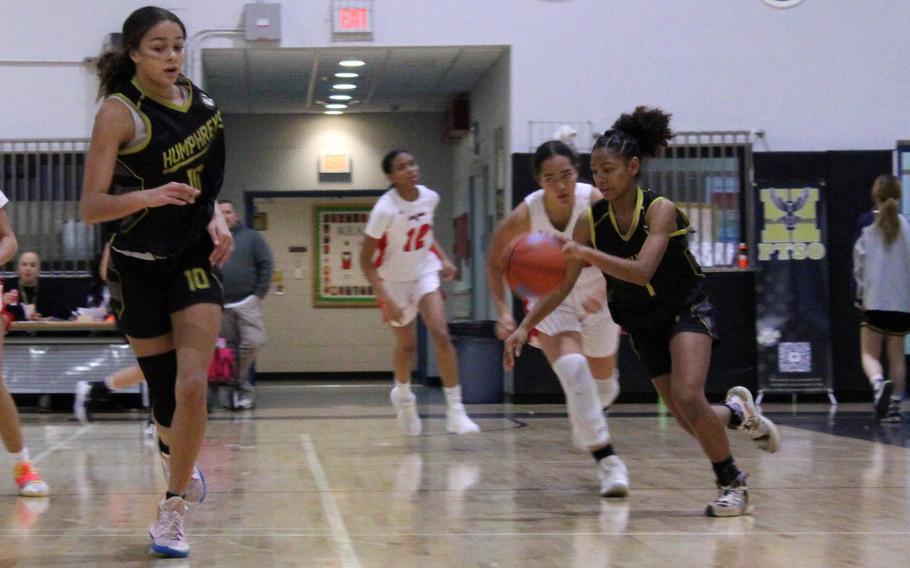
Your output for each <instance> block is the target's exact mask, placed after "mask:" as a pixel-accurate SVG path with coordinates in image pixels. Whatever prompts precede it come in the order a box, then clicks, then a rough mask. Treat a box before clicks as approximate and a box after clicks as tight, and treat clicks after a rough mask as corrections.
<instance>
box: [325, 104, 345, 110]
mask: <svg viewBox="0 0 910 568" xmlns="http://www.w3.org/2000/svg"><path fill="white" fill-rule="evenodd" d="M325 108H330V109H333V110H338V109H340V108H348V105H343V104H341V103H332V104H330V105H325Z"/></svg>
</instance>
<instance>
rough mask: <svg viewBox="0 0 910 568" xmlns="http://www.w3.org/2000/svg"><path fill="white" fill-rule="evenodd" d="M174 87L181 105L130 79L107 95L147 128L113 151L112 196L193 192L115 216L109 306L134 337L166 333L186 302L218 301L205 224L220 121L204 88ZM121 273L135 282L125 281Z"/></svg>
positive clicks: (219, 163) (219, 167) (218, 168)
mask: <svg viewBox="0 0 910 568" xmlns="http://www.w3.org/2000/svg"><path fill="white" fill-rule="evenodd" d="M177 86H178V88H180V89H181V91H182V92H183V93H184V96H185V101H184V102H183V103H182V104H176V103H173V102H171V101H168V100H164V99H161V98H160V97H158V96H156V95H155V94H153V93H147V92H145V91H143V89H142V87H141V86H140V85H139V84H138V82H137V81H136V80H135V79H133V80H132V81H130V82H129V83H128V84H127V85H125V86H124V88H123V89H121V91H119V92H117V93H114V94H112V95H111V97H110V98H112V99H115V100H117V101H120V102H122V103H123V104H124V105H125V106H127V108H128V110H130V113H131V115H134V116H135V114H138V115H139V117H140V119H141V121H142V124H143V125H144V126H145V130H146V132H145V135H144V137H141V138H138V139H137V140H135V141H134V142H133V144H134V145H131V146H128V147H126V148H124V149H122V150H120V151H119V152H118V156H117V166H116V168H115V170H114V176H113V180H112V185H111V193H112V194H114V195H123V194H125V193H129V192H133V191H141V190H143V189H145V188H148V187H157V186H160V185H164V184H166V183H169V182H182V183H185V184H187V185H189V186H191V187H194V188H196V189H198V190H199V191H200V194H199V196H198V197H197V198H196V199H195V201H194V202H193V203H189V204H186V205H182V206H178V205H165V206H162V207H156V208H145V209H142V210H140V211H136V212H135V213H132V214H131V215H129V216H127V217H125V218H123V219H121V220H120V222H119V224H118V228H117V230H116V232H115V233H114V236H113V238H112V239H111V261H110V264H109V266H108V269H109V270H108V285H109V286H110V290H111V304H112V307H113V308H114V310H115V311H116V312H117V315H118V316H119V319H120V322H121V326H122V328H123V330H124V332H126V333H127V334H128V335H131V336H133V337H140V338H142V337H156V336H158V335H161V334H162V333H166V332H167V331H169V330H170V321H169V314H170V313H171V312H174V311H177V310H180V309H182V308H185V307H187V306H189V305H192V304H196V303H202V302H212V303H218V304H220V303H222V288H221V282H220V280H219V279H218V277H217V275H216V274H215V272H214V270H213V269H212V266H211V263H210V262H209V255H210V254H211V252H212V248H213V245H212V240H211V239H210V238H209V235H208V232H207V226H208V224H209V222H210V221H211V219H212V216H213V214H214V209H215V198H216V197H217V195H218V192H219V190H220V189H221V182H222V180H223V178H224V158H225V152H224V124H223V122H222V120H221V112H220V111H218V109H217V107H216V106H215V103H214V101H213V100H212V98H211V97H209V96H208V95H207V94H206V93H205V92H203V91H202V90H200V89H199V88H198V87H196V86H195V85H193V84H192V83H191V82H190V81H189V80H188V79H186V78H185V77H183V76H181V77H180V78H179V79H178V80H177ZM134 113H135V114H134ZM134 122H136V121H135V118H134ZM124 278H130V279H132V280H134V281H135V285H132V286H131V285H124V283H123V279H124ZM162 308H163V309H162Z"/></svg>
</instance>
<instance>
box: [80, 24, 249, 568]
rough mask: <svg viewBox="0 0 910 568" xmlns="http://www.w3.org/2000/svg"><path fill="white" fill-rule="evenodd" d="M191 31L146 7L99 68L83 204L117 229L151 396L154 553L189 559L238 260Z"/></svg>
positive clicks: (123, 298)
mask: <svg viewBox="0 0 910 568" xmlns="http://www.w3.org/2000/svg"><path fill="white" fill-rule="evenodd" d="M185 41H186V28H185V27H184V25H183V23H182V22H181V21H180V19H179V18H178V17H177V16H176V15H175V14H173V13H172V12H170V11H168V10H164V9H162V8H158V7H155V6H146V7H144V8H139V9H138V10H135V11H134V12H133V13H132V14H130V16H129V17H128V18H127V19H126V21H124V23H123V33H122V43H123V46H122V47H121V48H117V49H115V50H113V51H109V52H107V53H105V54H102V56H101V58H100V59H99V62H98V75H99V78H100V80H101V87H100V89H99V96H103V97H104V99H105V100H104V103H103V104H102V105H101V108H100V109H99V111H98V114H97V116H96V118H95V126H94V129H93V131H92V142H91V146H90V147H89V152H88V156H87V157H86V167H85V179H84V181H83V187H82V200H81V204H80V209H81V214H82V218H83V220H84V221H85V222H87V223H105V222H110V221H116V222H117V227H116V233H115V235H114V236H113V238H112V239H111V240H110V245H111V255H110V256H111V260H110V263H109V265H108V284H109V287H110V291H111V300H112V301H111V304H112V307H113V308H114V309H115V310H116V312H117V315H118V317H119V320H120V324H121V327H122V329H123V331H124V333H125V334H126V336H127V339H128V340H129V343H130V346H131V347H132V349H133V352H134V353H135V354H136V359H137V362H138V364H139V367H140V368H141V370H142V375H143V376H144V377H145V379H146V382H147V383H148V386H149V393H150V395H151V402H152V414H153V416H154V418H155V427H156V431H157V433H158V438H159V447H160V450H161V460H162V466H163V468H164V472H165V478H166V479H167V485H168V488H167V492H166V494H165V495H164V499H163V500H162V501H161V502H160V503H159V505H158V516H157V520H156V521H155V523H153V524H152V525H151V526H150V527H149V536H150V537H151V538H152V546H151V549H152V551H153V552H155V553H157V554H161V555H165V556H171V557H185V556H187V555H189V544H188V543H187V541H186V537H185V534H184V530H183V522H184V517H185V515H186V512H187V503H193V502H200V501H202V499H203V498H204V497H205V478H204V477H203V476H202V473H201V472H200V471H199V469H198V468H197V467H196V460H197V458H198V456H199V452H200V450H201V448H202V445H203V442H204V438H205V427H206V420H207V412H206V389H207V386H208V385H207V379H208V366H209V363H210V361H211V358H212V353H213V352H214V349H215V340H216V338H217V337H218V332H219V330H220V327H221V304H222V292H221V284H220V282H219V281H218V278H217V277H216V275H215V268H217V267H218V266H220V265H222V264H224V262H226V261H227V259H228V257H229V256H230V254H231V249H232V242H233V239H232V237H231V232H230V229H229V228H228V226H227V223H226V222H225V219H224V216H223V215H222V213H221V211H220V209H219V208H218V207H216V203H215V199H216V197H217V196H218V192H219V191H220V189H221V183H222V180H223V176H224V126H223V124H222V120H221V114H220V113H219V112H218V109H217V108H216V106H215V104H214V102H213V101H212V99H211V98H210V97H209V96H208V95H206V94H205V93H204V92H202V91H201V90H200V89H199V88H198V87H196V86H195V85H193V84H192V83H191V82H190V81H189V80H188V79H187V78H186V77H184V76H183V75H181V73H180V69H181V67H182V66H183V63H184V61H185V50H184V43H185Z"/></svg>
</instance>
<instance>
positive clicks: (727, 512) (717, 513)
mask: <svg viewBox="0 0 910 568" xmlns="http://www.w3.org/2000/svg"><path fill="white" fill-rule="evenodd" d="M717 489H718V491H719V494H718V495H717V499H715V500H714V501H712V502H711V503H709V504H708V506H707V508H705V515H707V516H709V517H741V516H743V515H750V514H752V503H750V502H749V488H748V487H746V477H745V476H744V475H741V476H740V479H738V480H736V481H734V482H733V484H731V485H726V486H721V485H718V486H717Z"/></svg>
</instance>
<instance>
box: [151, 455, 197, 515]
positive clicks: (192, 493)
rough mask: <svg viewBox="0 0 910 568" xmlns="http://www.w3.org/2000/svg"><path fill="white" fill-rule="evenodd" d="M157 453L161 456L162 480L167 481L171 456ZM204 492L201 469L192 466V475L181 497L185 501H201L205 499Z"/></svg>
mask: <svg viewBox="0 0 910 568" xmlns="http://www.w3.org/2000/svg"><path fill="white" fill-rule="evenodd" d="M158 454H159V455H160V456H161V469H162V470H164V482H165V483H169V482H170V479H171V456H169V455H167V454H164V453H161V452H158ZM205 494H206V485H205V476H204V475H202V470H201V469H199V468H198V467H196V466H193V476H192V477H190V482H189V484H187V486H186V491H185V492H184V494H183V499H184V500H185V501H186V502H187V503H194V504H195V503H202V502H203V501H205Z"/></svg>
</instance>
